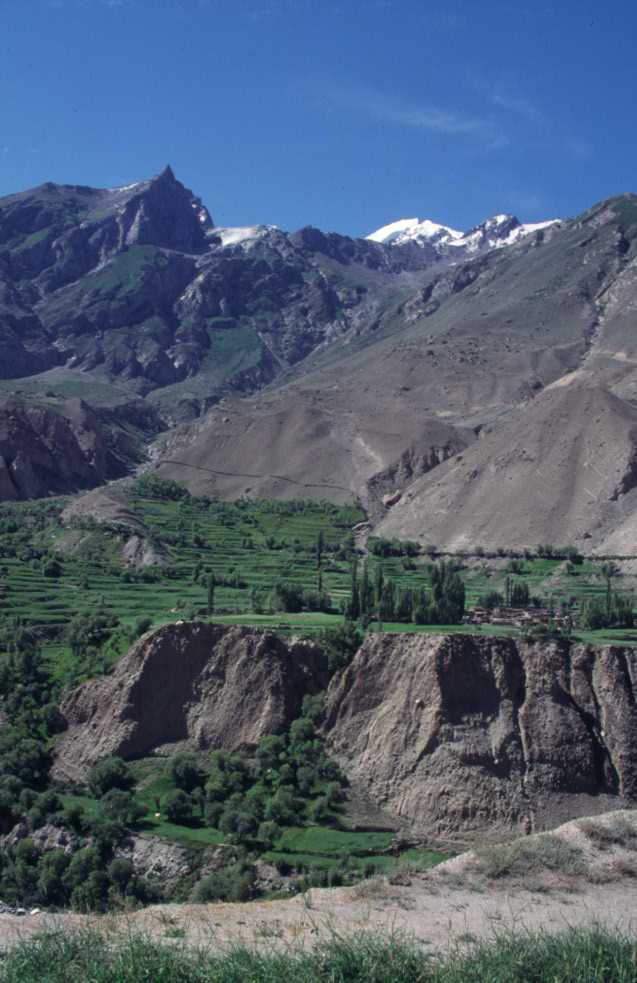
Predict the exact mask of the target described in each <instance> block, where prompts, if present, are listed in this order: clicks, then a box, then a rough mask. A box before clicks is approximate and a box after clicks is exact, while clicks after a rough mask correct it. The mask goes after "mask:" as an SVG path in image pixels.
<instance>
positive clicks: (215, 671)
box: [54, 622, 327, 781]
mask: <svg viewBox="0 0 637 983" xmlns="http://www.w3.org/2000/svg"><path fill="white" fill-rule="evenodd" d="M326 667H327V663H326V659H325V657H324V655H323V653H322V652H321V650H320V649H319V648H318V647H317V646H316V645H314V644H313V643H311V642H306V641H289V642H288V641H284V640H282V639H281V638H279V637H278V636H276V635H274V634H272V633H271V632H264V631H259V630H257V629H252V628H238V627H229V628H224V627H221V626H215V625H209V624H203V623H200V622H187V623H184V622H181V623H179V622H178V623H177V624H172V625H165V626H164V627H163V628H159V629H157V630H156V631H153V632H149V633H148V634H147V635H144V636H143V637H142V638H141V639H140V640H139V641H138V642H137V644H136V645H135V646H134V647H133V648H132V649H131V650H130V652H128V653H127V655H125V656H124V657H123V658H122V659H121V660H120V662H119V663H118V664H117V667H116V668H115V670H114V672H113V673H112V675H110V676H105V677H103V678H101V679H97V680H90V681H89V682H87V683H84V684H83V685H82V686H80V687H78V688H77V689H76V690H74V691H73V692H72V693H71V694H70V695H69V696H68V698H67V699H66V700H65V702H64V703H63V704H62V707H61V710H62V714H63V716H64V718H65V719H66V721H67V725H68V729H67V731H66V732H65V734H64V735H63V737H62V739H61V741H60V742H59V744H58V746H57V750H56V762H55V769H54V770H55V773H56V774H57V776H58V777H60V778H65V779H70V780H73V781H78V780H83V779H85V778H86V775H87V773H88V771H89V769H90V768H91V766H92V765H93V764H95V762H96V761H99V760H100V759H101V758H104V757H106V756H108V755H111V754H115V755H121V756H122V757H124V758H135V757H141V756H143V755H146V754H149V753H150V752H152V751H153V750H155V749H156V748H158V747H160V746H163V745H166V744H175V743H177V742H184V741H187V742H188V743H189V744H190V745H191V746H193V747H195V748H202V749H207V748H224V749H226V750H229V751H234V750H241V749H246V748H250V747H254V746H255V745H256V744H258V742H259V741H260V740H261V738H262V737H264V736H265V735H266V734H276V733H279V732H281V731H284V730H286V728H287V727H288V726H289V724H290V723H291V722H292V720H293V719H294V718H295V717H297V716H298V715H299V713H300V709H301V703H302V701H303V697H304V696H305V695H306V694H307V693H316V692H318V691H319V690H321V689H323V688H324V687H325V685H326V682H327V676H326Z"/></svg>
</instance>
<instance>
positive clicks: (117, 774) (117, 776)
mask: <svg viewBox="0 0 637 983" xmlns="http://www.w3.org/2000/svg"><path fill="white" fill-rule="evenodd" d="M134 784H135V779H134V777H133V774H132V772H131V770H130V768H129V766H128V765H127V764H126V762H125V761H123V760H122V758H116V757H112V758H104V759H103V760H102V761H99V762H98V763H97V764H96V765H94V766H93V767H92V768H91V770H90V772H89V776H88V785H89V788H90V790H91V792H92V794H93V795H94V796H95V797H96V798H98V799H99V798H101V796H102V795H106V793H107V792H110V791H111V789H114V788H117V789H122V790H123V791H128V789H131V788H132V787H133V785H134Z"/></svg>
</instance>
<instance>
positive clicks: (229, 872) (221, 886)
mask: <svg viewBox="0 0 637 983" xmlns="http://www.w3.org/2000/svg"><path fill="white" fill-rule="evenodd" d="M253 889H254V877H253V875H252V872H251V871H250V870H249V869H247V868H244V867H242V866H241V865H239V864H233V865H231V866H229V867H224V868H222V869H221V870H218V871H215V873H214V874H209V875H208V877H204V878H203V879H202V880H200V881H199V883H198V884H197V886H196V888H195V892H194V900H195V901H200V902H207V901H249V900H250V898H251V897H252V893H253Z"/></svg>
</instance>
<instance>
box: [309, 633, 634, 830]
mask: <svg viewBox="0 0 637 983" xmlns="http://www.w3.org/2000/svg"><path fill="white" fill-rule="evenodd" d="M636 686H637V651H636V650H634V649H622V648H615V647H604V648H592V647H590V646H584V645H572V646H569V645H568V644H566V643H549V644H547V643H536V644H527V643H524V642H521V641H519V640H515V639H511V638H476V637H472V636H462V635H452V636H442V635H409V636H408V635H372V636H369V637H368V638H367V640H366V641H365V643H364V644H363V645H362V647H361V648H360V650H359V651H358V653H357V654H356V656H355V658H354V660H353V662H352V663H351V665H350V666H349V667H348V668H347V669H346V670H344V671H343V672H342V673H341V674H340V675H339V676H338V677H336V678H335V679H334V680H333V682H332V684H331V686H330V689H329V694H328V715H327V721H326V733H327V735H328V743H329V749H330V752H331V754H332V755H333V756H334V757H335V758H336V759H337V760H338V762H339V764H340V765H341V767H342V768H343V769H344V771H345V773H346V774H347V776H348V777H349V779H350V781H351V782H352V783H353V784H354V785H360V786H363V787H364V788H365V790H366V791H367V792H368V793H369V794H370V795H371V797H372V798H373V799H374V800H375V801H377V802H378V804H379V805H380V806H381V807H383V808H384V809H386V810H387V811H388V812H390V813H393V814H394V815H396V816H398V817H400V818H401V819H402V820H403V822H405V823H406V824H408V825H411V826H412V827H414V828H415V829H417V830H419V831H421V832H423V833H427V834H431V835H434V834H437V835H445V836H453V835H465V834H467V833H478V832H479V833H487V832H490V833H492V832H497V831H500V832H501V831H503V830H511V829H518V830H523V831H526V832H530V831H533V830H536V829H542V828H545V827H548V826H553V825H555V824H556V823H557V822H560V821H563V820H564V819H570V818H574V817H576V816H578V815H585V814H591V813H595V812H601V811H604V810H607V809H611V808H620V807H623V806H625V805H626V804H627V803H631V802H632V803H634V802H635V801H637V707H636V705H635V687H636Z"/></svg>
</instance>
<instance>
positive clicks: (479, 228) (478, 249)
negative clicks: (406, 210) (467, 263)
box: [367, 213, 560, 259]
mask: <svg viewBox="0 0 637 983" xmlns="http://www.w3.org/2000/svg"><path fill="white" fill-rule="evenodd" d="M559 221H560V220H559V219H550V220H549V221H547V222H535V223H530V224H526V225H525V224H523V223H521V222H520V221H519V219H517V218H516V217H515V215H506V214H504V213H503V214H500V215H493V216H492V217H491V218H488V219H486V221H484V222H482V224H481V225H476V226H475V227H474V228H473V229H469V230H468V231H467V232H459V231H458V230H457V229H452V228H450V227H449V226H448V225H439V224H438V223H437V222H432V221H431V220H430V219H419V218H404V219H400V220H399V221H398V222H392V223H391V224H390V225H384V226H383V227H382V228H381V229H377V230H376V232H372V233H371V234H370V235H368V236H367V239H371V241H372V242H380V243H383V244H384V245H392V246H401V245H404V244H405V243H408V242H414V243H416V244H417V245H419V246H425V245H430V246H434V247H435V249H436V251H437V252H438V254H439V255H440V257H441V258H442V257H449V256H451V257H453V258H456V259H459V258H461V257H462V256H465V255H469V256H470V255H474V254H475V253H482V252H487V251H488V250H491V249H500V248H502V247H503V246H511V245H513V243H515V242H518V241H519V240H520V239H522V238H524V236H527V235H530V234H531V233H533V232H539V231H540V230H541V229H546V228H548V227H549V226H551V225H555V224H556V223H559Z"/></svg>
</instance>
